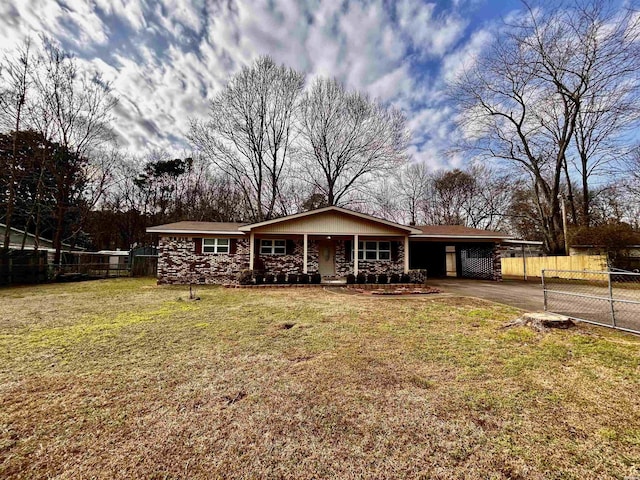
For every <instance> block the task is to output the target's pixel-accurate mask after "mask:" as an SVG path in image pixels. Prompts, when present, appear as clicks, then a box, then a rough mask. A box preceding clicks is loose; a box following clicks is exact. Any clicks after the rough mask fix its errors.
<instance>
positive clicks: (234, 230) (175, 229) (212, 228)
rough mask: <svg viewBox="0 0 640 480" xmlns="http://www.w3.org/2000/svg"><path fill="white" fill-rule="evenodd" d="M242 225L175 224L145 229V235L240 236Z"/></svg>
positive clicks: (214, 223)
mask: <svg viewBox="0 0 640 480" xmlns="http://www.w3.org/2000/svg"><path fill="white" fill-rule="evenodd" d="M242 225H245V224H244V223H233V222H175V223H167V224H165V225H156V226H155V227H149V228H147V233H206V234H224V235H242V232H240V231H239V230H238V228H239V227H241V226H242Z"/></svg>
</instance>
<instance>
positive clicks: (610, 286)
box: [606, 272, 616, 327]
mask: <svg viewBox="0 0 640 480" xmlns="http://www.w3.org/2000/svg"><path fill="white" fill-rule="evenodd" d="M606 273H607V278H608V279H609V304H610V305H611V321H612V322H613V326H614V327H615V326H616V309H615V308H614V306H613V286H612V285H611V272H606Z"/></svg>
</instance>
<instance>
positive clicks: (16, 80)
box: [0, 40, 33, 250]
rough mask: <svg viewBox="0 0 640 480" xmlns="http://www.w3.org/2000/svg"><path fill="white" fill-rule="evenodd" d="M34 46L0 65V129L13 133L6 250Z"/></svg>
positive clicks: (25, 46) (27, 44) (6, 180)
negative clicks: (9, 130) (31, 50)
mask: <svg viewBox="0 0 640 480" xmlns="http://www.w3.org/2000/svg"><path fill="white" fill-rule="evenodd" d="M30 48H31V43H30V41H29V40H27V41H26V42H25V43H24V44H23V45H22V47H21V48H20V49H19V50H18V51H17V52H16V56H15V57H5V58H4V62H3V64H2V65H0V82H1V83H0V114H1V116H0V127H1V128H3V129H11V130H12V131H13V146H12V153H11V156H10V159H8V160H9V161H8V162H7V165H6V169H5V171H4V172H3V173H4V175H3V176H4V177H5V178H4V179H3V180H4V181H3V183H6V205H5V209H4V223H5V234H4V239H3V248H4V249H5V250H6V249H8V248H9V242H10V239H11V223H12V219H13V211H14V208H15V201H16V199H15V196H16V187H17V184H18V182H19V179H18V171H19V165H18V163H19V160H18V136H19V133H20V129H21V128H22V124H23V121H24V118H23V117H24V110H25V104H26V101H27V92H28V90H29V89H30V86H31V75H32V70H33V65H32V62H33V59H32V55H31V52H30Z"/></svg>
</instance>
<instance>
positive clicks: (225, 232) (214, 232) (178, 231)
mask: <svg viewBox="0 0 640 480" xmlns="http://www.w3.org/2000/svg"><path fill="white" fill-rule="evenodd" d="M146 232H147V233H174V234H198V235H237V236H243V235H244V233H243V232H240V231H238V230H184V229H174V228H166V229H165V228H163V229H154V228H153V227H151V228H147V230H146Z"/></svg>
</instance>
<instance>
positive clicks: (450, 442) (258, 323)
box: [0, 279, 640, 479]
mask: <svg viewBox="0 0 640 480" xmlns="http://www.w3.org/2000/svg"><path fill="white" fill-rule="evenodd" d="M151 286H152V282H151V281H146V280H132V279H119V280H109V281H103V282H90V283H86V284H73V285H46V286H38V287H31V288H29V289H28V290H27V291H24V290H21V291H20V292H19V293H17V292H16V290H14V289H3V290H2V291H0V303H1V304H2V306H3V308H2V311H1V312H0V427H1V428H0V477H2V478H25V477H27V478H43V477H57V478H85V477H94V478H202V479H204V478H223V477H224V478H302V479H304V478H363V477H368V478H435V479H445V478H451V479H454V478H456V479H457V478H470V479H486V478H494V479H512V478H527V479H543V478H544V479H547V478H557V479H560V478H579V479H596V478H598V479H600V478H604V479H614V478H624V477H625V476H631V477H632V476H634V475H640V467H639V466H640V406H639V404H638V401H637V392H638V391H640V371H639V369H638V365H639V364H640V338H638V337H634V336H632V335H626V334H623V333H620V332H614V331H609V330H605V329H601V328H597V327H587V326H584V325H578V326H576V327H575V328H573V329H570V330H554V331H550V332H548V333H545V334H541V333H539V332H535V331H533V330H531V329H528V328H523V327H514V328H510V329H506V330H501V329H500V327H501V326H502V325H504V324H505V323H507V322H509V321H511V320H513V319H515V318H517V317H518V316H519V314H520V312H519V311H517V310H515V309H511V308H509V307H506V306H502V305H495V304H491V303H490V302H486V301H482V300H477V299H468V298H460V297H445V296H439V295H431V296H430V295H425V296H415V297H411V296H407V297H400V298H389V299H387V298H385V297H381V298H373V297H369V296H365V295H344V296H339V297H338V296H336V295H334V294H332V293H330V292H327V291H325V290H323V289H296V290H286V289H283V290H271V291H264V290H235V289H223V288H216V287H199V288H198V296H200V297H201V301H200V302H188V301H186V300H187V298H188V294H189V292H188V288H184V287H161V288H148V287H151ZM288 325H291V326H290V327H287V326H288Z"/></svg>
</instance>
